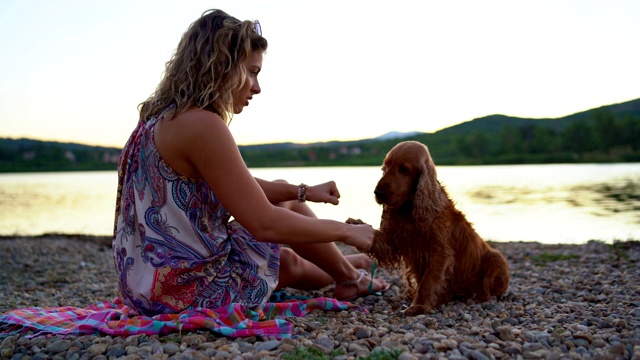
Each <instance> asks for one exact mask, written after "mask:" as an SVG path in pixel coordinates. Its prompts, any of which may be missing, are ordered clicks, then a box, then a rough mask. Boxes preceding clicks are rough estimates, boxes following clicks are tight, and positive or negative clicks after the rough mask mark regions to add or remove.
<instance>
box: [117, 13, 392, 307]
mask: <svg viewBox="0 0 640 360" xmlns="http://www.w3.org/2000/svg"><path fill="white" fill-rule="evenodd" d="M266 49H267V41H266V39H265V38H263V37H262V35H261V31H260V28H259V23H258V22H257V21H256V22H252V21H240V20H238V19H236V18H234V17H231V16H229V15H228V14H226V13H225V12H223V11H220V10H210V11H207V12H205V13H204V14H203V15H202V17H201V18H200V19H198V20H196V21H195V22H194V23H193V24H191V26H190V27H189V29H188V30H187V32H186V33H185V34H184V35H183V37H182V39H181V41H180V43H179V45H178V47H177V49H176V52H175V54H174V55H173V57H172V58H171V60H170V61H169V62H168V63H167V66H166V71H165V74H164V77H163V79H162V81H161V82H160V84H159V85H158V87H157V88H156V91H155V93H154V94H152V96H151V97H149V99H148V100H147V101H145V102H143V103H142V104H141V106H140V120H139V122H138V125H137V127H136V129H135V130H134V131H133V133H132V135H131V137H130V138H129V140H128V142H127V144H126V145H125V147H124V149H123V151H122V155H121V157H120V163H119V165H118V173H119V174H118V175H119V176H118V177H119V184H118V198H117V206H116V223H115V229H114V238H113V250H114V257H115V265H116V271H117V273H118V278H119V295H120V298H121V299H122V301H123V302H124V303H125V304H127V305H128V306H130V307H133V308H135V309H137V310H139V311H140V312H141V313H143V314H157V313H175V312H179V311H181V310H184V309H188V308H193V307H207V308H212V309H215V308H218V307H221V306H225V305H228V304H229V303H232V302H235V303H241V304H244V305H246V306H248V307H253V306H256V305H258V304H260V303H262V302H265V301H267V300H268V299H269V296H270V295H271V293H272V292H273V290H274V289H279V288H284V287H296V288H301V289H311V288H321V287H324V286H326V285H329V284H331V283H333V282H335V283H336V285H335V288H334V291H335V297H336V298H338V299H353V298H355V297H357V296H361V295H365V294H367V293H369V292H370V291H374V292H376V291H380V290H384V289H386V288H387V287H388V284H387V283H386V282H385V281H384V280H382V279H374V280H372V279H371V278H370V277H369V275H368V274H367V272H366V271H364V270H363V269H370V266H371V260H370V259H369V258H368V257H366V256H365V255H364V254H357V255H353V256H346V257H345V256H343V255H342V253H341V252H340V251H339V249H338V248H337V246H336V245H335V243H334V241H341V242H343V243H345V244H348V245H352V246H355V247H356V248H357V249H359V250H367V249H369V248H370V247H371V244H372V242H373V233H374V230H373V228H372V227H371V226H369V225H348V224H345V223H341V222H337V221H332V220H321V219H317V218H316V217H315V216H314V214H313V212H312V211H311V210H310V209H309V207H308V206H307V205H306V204H305V201H307V200H308V201H314V202H327V203H331V204H334V205H336V204H338V198H339V197H340V193H339V192H338V189H337V188H336V185H335V183H334V182H327V183H324V184H320V185H316V186H306V185H304V184H301V185H300V186H295V185H292V184H288V183H286V182H284V181H273V182H270V181H265V180H261V179H255V178H253V177H252V176H251V173H250V172H249V170H248V169H247V167H246V165H245V164H244V162H243V160H242V157H241V155H240V152H239V149H238V147H237V145H236V143H235V141H234V139H233V136H232V135H231V133H230V131H229V128H228V125H229V123H230V122H231V119H232V117H233V114H239V113H240V112H242V109H243V108H244V107H245V106H248V105H249V101H250V100H251V99H252V98H253V96H254V95H257V94H259V93H260V85H259V83H258V78H257V77H258V74H259V73H260V70H261V68H262V57H263V53H264V52H265V51H266ZM231 216H233V218H234V220H233V221H230V217H231ZM281 244H285V245H288V246H287V247H281V246H280V245H281Z"/></svg>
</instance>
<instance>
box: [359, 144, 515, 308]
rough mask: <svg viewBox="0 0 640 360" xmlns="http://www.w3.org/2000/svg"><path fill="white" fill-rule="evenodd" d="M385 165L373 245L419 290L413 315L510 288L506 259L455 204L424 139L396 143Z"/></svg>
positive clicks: (376, 254)
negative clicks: (481, 235)
mask: <svg viewBox="0 0 640 360" xmlns="http://www.w3.org/2000/svg"><path fill="white" fill-rule="evenodd" d="M382 171H383V174H382V178H381V179H380V181H379V182H378V184H377V186H376V189H375V191H374V193H375V197H376V201H377V202H378V203H379V204H381V205H382V219H381V222H380V230H378V231H376V235H375V240H374V243H373V246H372V248H371V249H370V250H369V251H368V253H369V255H371V256H372V257H373V258H375V259H376V260H377V261H378V262H379V263H380V265H381V266H385V267H389V268H399V267H402V268H403V271H404V278H405V280H406V281H407V283H408V286H409V289H408V292H407V294H408V295H409V297H411V298H412V302H411V306H410V307H409V308H407V310H406V311H405V313H406V314H407V315H417V314H421V313H425V312H428V311H429V310H431V309H432V308H434V307H436V306H438V305H441V304H444V303H447V302H450V301H452V300H464V299H473V300H475V301H477V302H483V301H487V300H489V299H490V298H491V296H500V295H503V294H504V293H505V292H506V291H507V287H508V286H509V265H508V264H507V261H506V259H505V258H504V256H502V254H501V253H500V252H499V251H497V250H495V249H492V248H491V247H490V246H489V245H488V244H487V243H486V242H485V241H484V240H482V238H480V236H479V235H478V234H477V233H476V232H475V230H474V229H473V226H472V225H471V223H469V222H468V221H467V219H466V218H465V216H464V215H463V214H462V213H461V212H460V211H458V210H457V209H456V208H455V206H454V204H453V202H452V201H451V199H450V198H449V195H448V194H447V191H446V190H445V189H444V188H443V187H442V186H441V185H440V183H439V182H438V180H437V176H436V168H435V164H434V163H433V160H432V159H431V155H430V154H429V150H428V149H427V147H426V146H425V145H423V144H421V143H419V142H416V141H405V142H401V143H399V144H397V145H396V146H395V147H394V148H393V149H391V151H389V153H388V154H387V156H386V157H385V159H384V163H383V166H382ZM348 222H358V220H352V219H350V220H348Z"/></svg>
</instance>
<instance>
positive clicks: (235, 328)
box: [0, 297, 361, 338]
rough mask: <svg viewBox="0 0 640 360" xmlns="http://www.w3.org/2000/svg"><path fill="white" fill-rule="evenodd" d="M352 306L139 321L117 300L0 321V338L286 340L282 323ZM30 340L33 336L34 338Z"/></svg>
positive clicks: (314, 304)
mask: <svg viewBox="0 0 640 360" xmlns="http://www.w3.org/2000/svg"><path fill="white" fill-rule="evenodd" d="M349 308H354V309H358V310H361V309H360V307H358V306H357V305H353V304H350V303H346V302H341V301H338V300H336V299H332V298H325V297H320V298H314V299H306V300H298V301H286V302H277V303H265V304H262V305H260V306H258V307H257V308H253V309H248V308H246V307H244V306H242V305H240V304H231V305H229V306H227V307H223V308H219V309H216V310H211V309H204V308H197V309H193V310H185V311H183V312H181V313H179V314H160V315H156V316H151V317H149V316H142V315H139V314H137V313H136V312H135V311H133V310H132V309H130V308H129V307H127V306H125V305H124V304H123V303H122V302H121V301H120V300H119V299H118V298H116V299H115V300H114V301H113V302H102V303H97V304H94V305H91V306H89V307H86V308H77V307H49V308H39V307H31V308H24V309H17V310H12V311H9V312H6V313H3V314H1V315H0V337H4V336H6V335H8V334H15V333H21V332H28V331H35V332H36V333H35V335H41V334H48V333H53V334H96V333H104V334H108V335H115V336H128V335H136V334H148V335H150V334H167V333H172V332H179V331H191V330H199V329H203V330H204V329H208V330H210V331H213V332H216V333H219V334H220V335H223V336H228V337H245V336H264V337H271V336H274V337H276V338H286V337H291V336H292V334H291V328H292V325H291V323H289V322H288V321H286V320H285V319H284V318H286V317H299V316H304V315H306V314H308V313H309V312H311V311H312V310H315V309H319V310H325V311H340V310H346V309H349ZM35 335H33V336H35Z"/></svg>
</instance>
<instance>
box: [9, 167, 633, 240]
mask: <svg viewBox="0 0 640 360" xmlns="http://www.w3.org/2000/svg"><path fill="white" fill-rule="evenodd" d="M252 171H253V173H254V176H257V177H260V178H263V179H268V180H269V179H271V180H272V179H287V180H288V181H290V182H291V183H294V184H299V183H301V182H304V183H307V184H319V183H322V182H325V181H329V180H334V181H336V183H337V184H338V187H339V189H340V194H341V198H340V205H339V206H333V205H330V204H322V203H321V204H315V203H309V206H311V207H312V209H313V210H314V211H315V212H316V214H317V215H318V216H319V217H321V218H327V219H333V220H337V221H344V220H346V219H347V218H349V217H353V218H360V219H362V220H364V221H365V222H367V223H369V224H372V225H374V226H378V225H379V222H380V215H381V210H382V209H381V207H380V206H379V205H378V204H377V203H376V202H375V200H374V197H373V189H374V187H375V184H376V182H377V181H378V180H379V178H380V168H379V167H344V168H342V167H341V168H285V169H282V168H280V169H273V168H272V169H255V170H252ZM438 178H439V179H440V180H441V182H442V183H443V184H444V185H445V186H446V188H447V189H448V190H449V194H450V195H451V197H452V199H453V200H454V201H455V202H456V203H457V207H458V208H459V209H460V210H461V211H463V212H464V213H465V214H466V216H467V218H468V219H469V221H471V222H472V223H473V224H474V226H475V228H476V230H477V231H478V233H479V234H480V235H481V236H482V237H484V238H485V239H487V240H494V241H540V242H544V243H582V242H586V241H589V240H592V239H595V240H602V241H614V240H623V241H624V240H629V239H640V226H638V224H639V223H640V163H637V164H579V165H578V164H573V165H568V164H555V165H514V166H441V167H438ZM116 184H117V174H116V172H115V171H112V172H77V173H39V174H0V235H40V234H43V233H52V232H53V233H72V234H90V235H110V234H111V233H112V231H113V214H114V208H115V193H116Z"/></svg>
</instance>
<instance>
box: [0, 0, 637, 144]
mask: <svg viewBox="0 0 640 360" xmlns="http://www.w3.org/2000/svg"><path fill="white" fill-rule="evenodd" d="M210 8H219V9H222V10H224V11H226V12H227V13H229V14H231V15H233V16H235V17H237V18H239V19H242V20H255V19H257V20H259V21H260V23H261V25H262V31H263V35H264V36H265V37H266V38H267V40H268V41H269V49H268V50H267V53H266V54H265V57H264V61H263V69H262V72H261V73H260V76H259V81H260V85H261V88H262V93H261V94H259V95H257V96H254V98H253V100H252V101H251V103H250V105H249V107H247V108H245V110H244V111H243V112H242V113H241V114H239V115H236V116H235V117H234V119H233V121H232V123H231V126H230V128H231V131H232V133H233V134H234V137H235V139H236V142H237V143H238V144H239V145H249V144H263V143H274V142H285V141H291V142H296V143H310V142H317V141H330V140H342V141H344V140H357V139H366V138H372V137H376V136H380V135H382V134H385V133H388V132H391V131H399V132H409V131H421V132H435V131H438V130H440V129H443V128H447V127H450V126H453V125H456V124H459V123H462V122H465V121H469V120H472V119H474V118H478V117H482V116H486V115H491V114H505V115H511V116H518V117H531V118H556V117H562V116H565V115H569V114H573V113H576V112H580V111H584V110H588V109H591V108H595V107H599V106H602V105H609V104H615V103H620V102H625V101H629V100H633V99H636V98H639V97H640V86H639V85H638V84H640V66H639V65H638V64H640V26H638V24H639V23H640V2H639V1H636V0H626V1H622V0H610V1H601V0H535V1H516V0H498V1H496V0H483V1H476V0H452V1H431V0H425V1H415V0H394V1H376V0H340V1H335V0H322V1H298V0H274V1H271V0H268V1H267V0H255V1H245V0H228V1H227V0H223V1H200V0H184V1H177V0H176V1H165V0H159V1H156V0H154V1H148V0H109V1H107V0H103V1H98V0H51V1H42V0H3V1H2V2H0V137H9V138H21V137H26V138H32V139H39V140H53V141H61V142H77V143H82V144H89V145H99V146H113V147H122V146H124V144H125V143H126V141H127V139H128V137H129V135H130V133H131V131H132V130H133V128H134V127H135V124H136V122H137V119H138V112H137V106H138V104H139V103H141V102H143V101H144V100H146V99H147V98H148V97H149V95H151V93H152V92H153V91H154V89H155V87H156V86H157V84H158V83H159V81H160V79H161V77H162V73H163V71H164V65H165V63H166V62H167V61H168V60H169V59H170V57H171V55H172V54H173V51H174V50H175V47H176V46H177V44H178V41H179V40H180V37H181V36H182V34H183V33H184V31H186V29H187V28H188V26H189V25H190V24H191V23H192V22H193V21H194V20H196V19H197V18H198V17H199V16H200V15H201V14H202V13H203V12H204V11H205V10H207V9H210Z"/></svg>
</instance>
